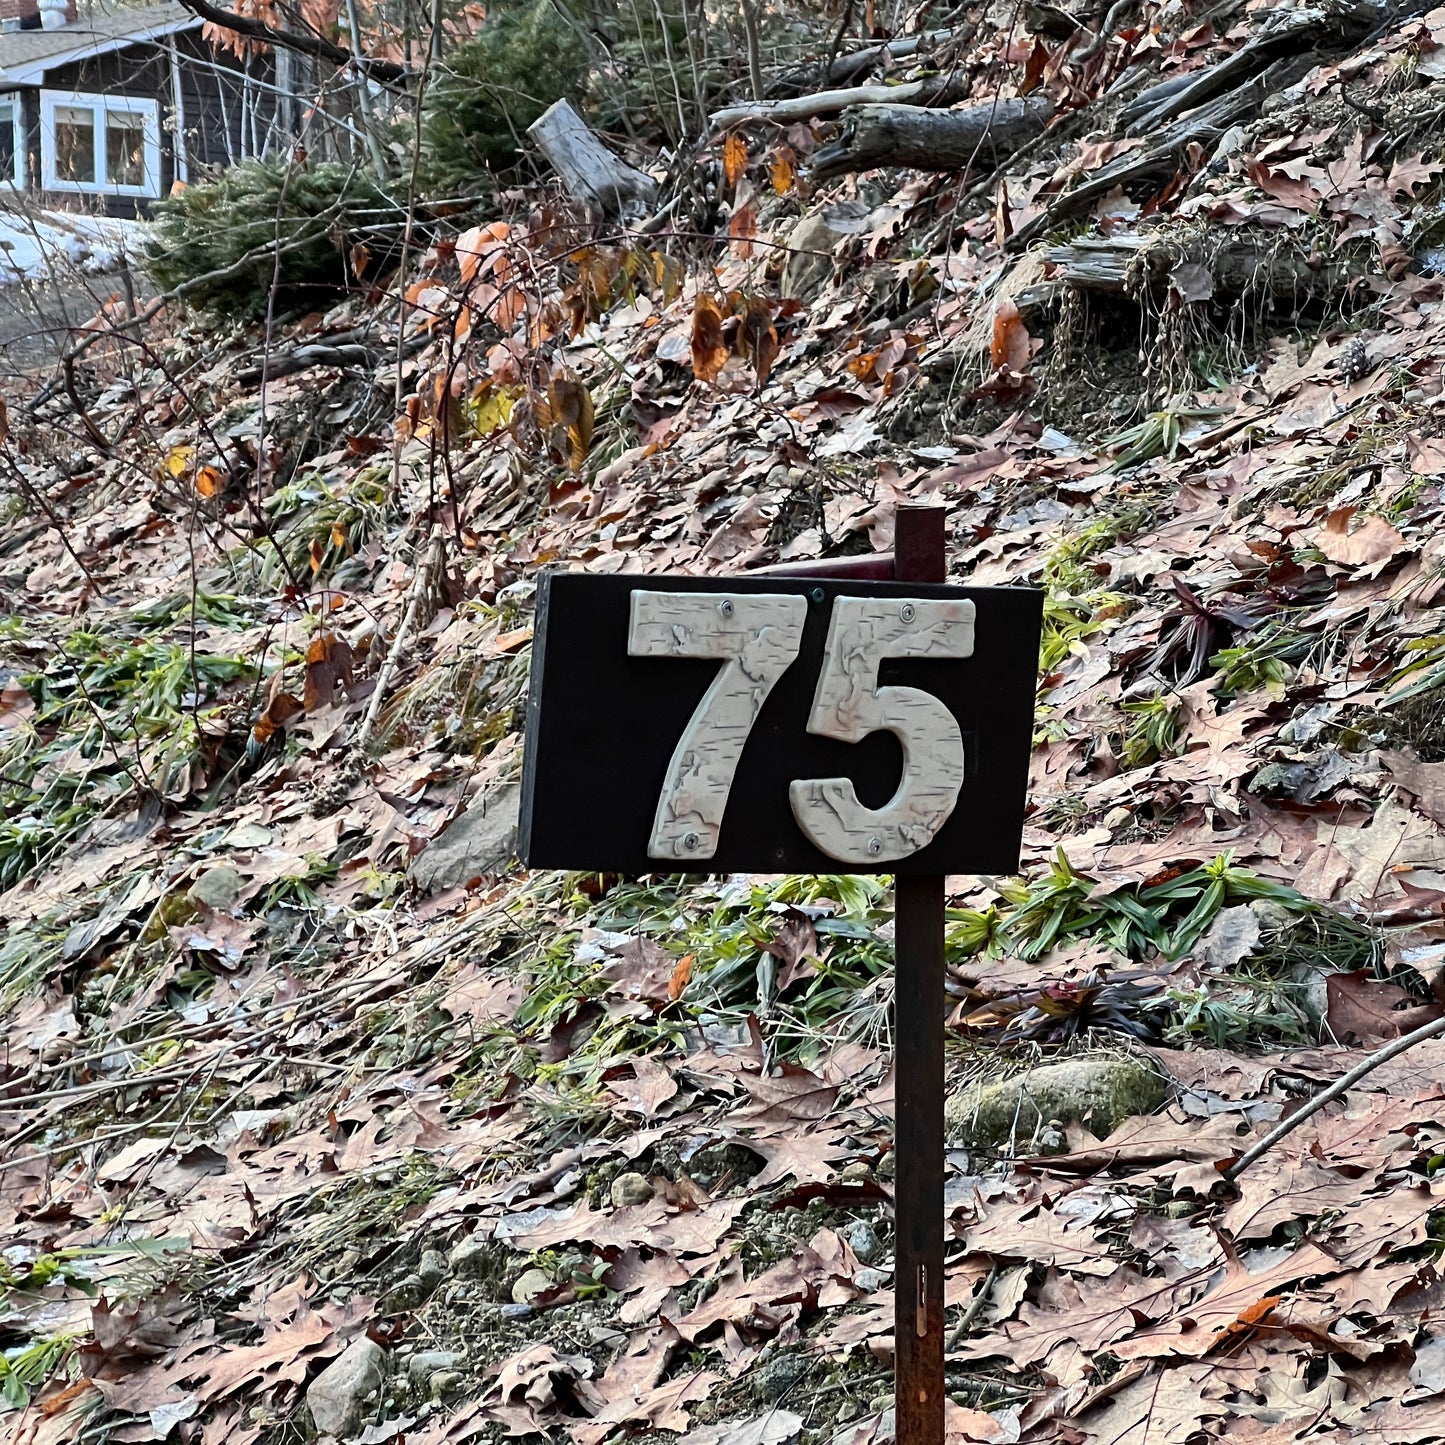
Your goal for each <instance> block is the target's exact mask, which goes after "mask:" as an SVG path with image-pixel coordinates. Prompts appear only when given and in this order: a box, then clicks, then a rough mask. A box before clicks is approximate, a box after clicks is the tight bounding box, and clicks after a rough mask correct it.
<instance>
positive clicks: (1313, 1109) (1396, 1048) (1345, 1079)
mask: <svg viewBox="0 0 1445 1445" xmlns="http://www.w3.org/2000/svg"><path fill="white" fill-rule="evenodd" d="M1437 1034H1445V1015H1442V1016H1441V1017H1440V1018H1438V1019H1432V1020H1431V1022H1429V1023H1428V1024H1422V1025H1421V1026H1420V1027H1419V1028H1418V1029H1415V1030H1413V1031H1412V1032H1410V1033H1408V1034H1401V1035H1400V1037H1399V1038H1398V1039H1391V1040H1390V1042H1389V1043H1388V1044H1386V1045H1385V1046H1384V1047H1383V1048H1380V1049H1376V1050H1375V1052H1374V1053H1373V1054H1370V1055H1369V1056H1368V1057H1366V1058H1363V1059H1361V1060H1360V1062H1359V1063H1358V1064H1356V1065H1355V1067H1354V1068H1353V1069H1351V1070H1350V1071H1349V1072H1348V1073H1346V1074H1341V1075H1340V1077H1339V1078H1338V1079H1336V1080H1335V1082H1334V1083H1333V1084H1331V1085H1330V1086H1329V1088H1327V1089H1321V1090H1320V1092H1319V1093H1318V1094H1316V1095H1315V1096H1314V1098H1313V1099H1311V1100H1310V1101H1309V1103H1308V1104H1306V1105H1305V1106H1304V1107H1303V1108H1301V1109H1296V1110H1295V1112H1294V1113H1293V1114H1291V1115H1290V1116H1289V1117H1288V1118H1287V1119H1282V1120H1280V1122H1279V1123H1278V1124H1276V1125H1275V1126H1274V1128H1273V1129H1271V1130H1270V1131H1269V1133H1268V1134H1266V1135H1265V1136H1264V1138H1263V1139H1261V1140H1260V1141H1259V1143H1257V1144H1252V1145H1251V1146H1250V1147H1249V1148H1248V1149H1246V1150H1245V1151H1244V1153H1243V1154H1241V1155H1240V1156H1239V1158H1238V1159H1236V1160H1235V1161H1234V1163H1233V1164H1231V1165H1230V1166H1229V1168H1228V1169H1226V1170H1224V1171H1223V1172H1224V1177H1225V1178H1226V1179H1228V1180H1229V1181H1230V1183H1233V1182H1234V1181H1235V1180H1236V1179H1238V1178H1239V1176H1240V1175H1241V1174H1243V1173H1244V1171H1245V1170H1246V1169H1248V1168H1249V1166H1250V1165H1251V1164H1253V1163H1254V1162H1255V1161H1256V1160H1258V1159H1260V1158H1262V1157H1263V1156H1264V1155H1265V1154H1267V1153H1268V1152H1269V1151H1270V1150H1271V1149H1273V1148H1274V1146H1275V1145H1276V1144H1278V1143H1279V1141H1280V1140H1281V1139H1283V1138H1284V1137H1285V1136H1286V1135H1287V1134H1290V1133H1291V1132H1293V1131H1294V1130H1295V1129H1298V1128H1299V1126H1300V1125H1301V1124H1303V1123H1304V1121H1305V1120H1306V1119H1308V1118H1310V1117H1311V1116H1312V1115H1314V1114H1318V1113H1319V1111H1320V1110H1321V1109H1323V1108H1324V1106H1325V1105H1326V1104H1329V1103H1332V1102H1333V1101H1334V1100H1335V1099H1338V1098H1339V1097H1340V1095H1341V1094H1344V1093H1348V1092H1349V1090H1350V1089H1351V1088H1353V1087H1354V1085H1356V1084H1357V1083H1359V1081H1360V1080H1361V1079H1363V1078H1364V1077H1365V1075H1366V1074H1369V1073H1373V1072H1374V1070H1376V1069H1378V1068H1379V1067H1380V1065H1381V1064H1387V1063H1389V1062H1390V1060H1391V1059H1393V1058H1395V1057H1396V1056H1397V1055H1399V1054H1403V1053H1404V1052H1405V1050H1406V1049H1412V1048H1414V1047H1415V1045H1416V1044H1420V1043H1424V1041H1425V1040H1426V1039H1433V1038H1434V1037H1435V1036H1436V1035H1437Z"/></svg>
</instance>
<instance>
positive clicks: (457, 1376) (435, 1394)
mask: <svg viewBox="0 0 1445 1445" xmlns="http://www.w3.org/2000/svg"><path fill="white" fill-rule="evenodd" d="M466 1383H467V1377H466V1376H465V1375H464V1374H463V1373H462V1372H461V1371H460V1370H438V1371H437V1372H436V1374H434V1375H433V1376H432V1377H431V1380H430V1382H429V1384H428V1386H427V1391H428V1393H429V1394H430V1395H431V1397H432V1399H433V1400H445V1399H446V1398H447V1397H448V1396H449V1395H455V1394H457V1393H458V1392H459V1391H460V1390H461V1389H462V1387H463V1386H464V1385H465V1384H466Z"/></svg>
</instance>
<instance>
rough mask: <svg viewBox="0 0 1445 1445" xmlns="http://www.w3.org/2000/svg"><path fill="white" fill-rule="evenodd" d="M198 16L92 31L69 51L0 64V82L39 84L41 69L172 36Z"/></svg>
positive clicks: (42, 77)
mask: <svg viewBox="0 0 1445 1445" xmlns="http://www.w3.org/2000/svg"><path fill="white" fill-rule="evenodd" d="M201 23H202V22H201V18H200V16H198V15H182V16H179V17H177V18H176V19H174V20H162V21H160V22H158V23H157V24H155V25H147V26H145V27H144V28H143V29H140V30H133V31H131V32H129V33H128V34H126V35H96V34H95V33H94V32H93V31H92V32H90V34H89V35H88V36H87V37H86V38H85V39H84V40H81V39H80V38H79V37H77V41H76V43H75V44H74V45H72V46H71V47H70V49H69V50H60V51H57V52H56V53H55V54H54V55H46V56H43V57H42V58H41V59H39V60H31V61H25V62H23V63H21V64H19V65H14V66H8V67H0V85H41V84H43V83H44V80H45V72H46V71H48V70H55V69H57V68H59V67H60V66H62V65H69V64H70V63H71V62H72V61H74V60H84V59H85V58H86V57H87V56H90V55H105V54H108V53H109V52H110V51H112V50H124V49H125V48H126V47H127V46H128V45H143V44H144V43H145V42H146V41H147V40H158V39H159V38H160V37H161V36H162V35H176V34H179V33H180V32H181V31H182V30H194V29H196V28H197V27H198V26H199V25H200V24H201Z"/></svg>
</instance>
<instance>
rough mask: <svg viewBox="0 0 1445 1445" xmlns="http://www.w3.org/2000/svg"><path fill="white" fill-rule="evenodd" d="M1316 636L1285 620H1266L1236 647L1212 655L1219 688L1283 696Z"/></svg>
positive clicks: (1222, 692) (1218, 690)
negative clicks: (1309, 635) (1299, 630)
mask: <svg viewBox="0 0 1445 1445" xmlns="http://www.w3.org/2000/svg"><path fill="white" fill-rule="evenodd" d="M1311 645H1312V639H1311V638H1310V637H1308V636H1307V635H1306V634H1305V633H1303V632H1296V631H1294V630H1293V629H1292V628H1289V627H1286V626H1284V625H1283V624H1281V623H1278V622H1272V623H1266V624H1265V625H1264V626H1263V627H1260V628H1259V629H1258V630H1257V631H1255V632H1252V633H1251V634H1250V635H1249V636H1248V637H1247V638H1245V639H1244V640H1243V641H1240V642H1238V643H1236V644H1235V645H1234V646H1233V647H1225V648H1222V649H1221V650H1220V651H1219V652H1217V653H1215V654H1214V656H1213V657H1211V658H1210V659H1209V665H1210V666H1211V667H1212V668H1214V669H1215V670H1216V671H1217V672H1218V674H1219V685H1218V686H1217V687H1216V688H1215V692H1216V693H1217V694H1219V695H1220V696H1222V697H1234V696H1236V695H1238V694H1239V693H1243V692H1260V691H1264V692H1268V693H1270V694H1271V695H1273V696H1275V697H1279V696H1282V695H1283V694H1284V690H1285V688H1286V687H1287V686H1288V684H1289V682H1290V681H1291V679H1293V677H1294V674H1295V669H1294V664H1295V663H1296V662H1298V661H1299V660H1300V659H1301V658H1302V657H1304V656H1305V655H1306V654H1307V653H1308V652H1309V650H1310V647H1311Z"/></svg>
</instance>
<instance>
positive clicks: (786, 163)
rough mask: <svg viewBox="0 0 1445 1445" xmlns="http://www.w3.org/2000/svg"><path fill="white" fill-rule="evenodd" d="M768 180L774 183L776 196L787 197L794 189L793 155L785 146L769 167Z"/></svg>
mask: <svg viewBox="0 0 1445 1445" xmlns="http://www.w3.org/2000/svg"><path fill="white" fill-rule="evenodd" d="M768 179H769V180H770V181H772V183H773V194H774V195H775V196H786V195H787V194H788V192H789V191H791V190H792V189H793V153H792V151H791V150H789V149H788V147H787V146H783V147H782V148H781V149H780V150H779V151H778V153H777V155H776V156H774V157H773V161H772V164H771V165H769V166H768Z"/></svg>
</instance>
